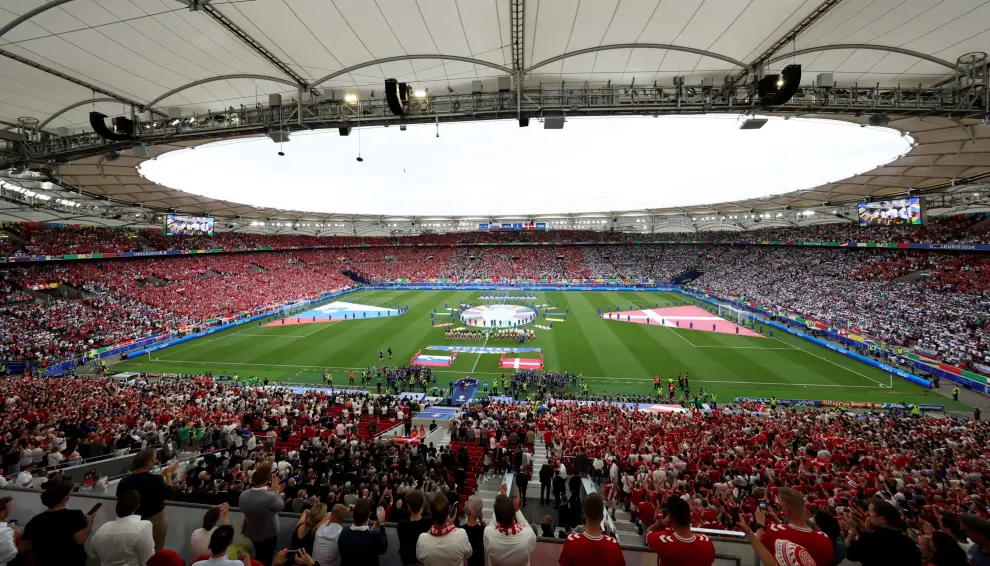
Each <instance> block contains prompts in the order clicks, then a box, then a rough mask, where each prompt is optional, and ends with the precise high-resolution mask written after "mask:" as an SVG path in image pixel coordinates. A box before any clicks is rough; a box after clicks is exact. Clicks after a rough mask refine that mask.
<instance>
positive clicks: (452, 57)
mask: <svg viewBox="0 0 990 566" xmlns="http://www.w3.org/2000/svg"><path fill="white" fill-rule="evenodd" d="M421 59H433V60H443V61H460V62H462V63H471V64H474V65H481V66H482V67H489V68H491V69H498V70H499V71H502V72H503V73H506V74H509V75H511V74H514V73H513V71H512V69H510V68H508V67H506V66H504V65H499V64H497V63H492V62H490V61H482V60H481V59H474V58H472V57H461V56H459V55H443V54H440V53H437V54H432V53H425V54H414V55H396V56H395V57H383V58H381V59H374V60H372V61H366V62H364V63H358V64H357V65H351V66H350V67H345V68H343V69H340V70H339V71H334V72H332V73H330V74H329V75H326V76H323V77H320V78H318V79H316V80H315V81H313V84H311V85H310V86H318V85H321V84H323V83H325V82H327V81H329V80H331V79H335V78H337V77H339V76H341V75H346V74H348V73H352V72H354V71H358V70H360V69H364V68H365V67H373V66H375V65H382V64H385V63H394V62H396V61H414V60H421Z"/></svg>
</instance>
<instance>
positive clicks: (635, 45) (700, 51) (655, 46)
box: [523, 43, 750, 73]
mask: <svg viewBox="0 0 990 566" xmlns="http://www.w3.org/2000/svg"><path fill="white" fill-rule="evenodd" d="M615 49H661V50H665V51H681V52H683V53H693V54H695V55H701V56H703V57H711V58H713V59H718V60H720V61H725V62H726V63H732V64H733V65H735V66H737V67H741V68H743V69H750V66H749V65H747V64H746V63H743V62H742V61H740V60H738V59H733V58H732V57H729V56H727V55H722V54H721V53H714V52H712V51H707V50H705V49H695V48H694V47H684V46H683V45H668V44H666V43H617V44H614V45H599V46H597V47H588V48H586V49H578V50H577V51H570V52H568V53H564V54H561V55H557V56H556V57H551V58H549V59H544V60H542V61H540V62H539V63H533V64H532V65H530V66H529V67H527V68H526V70H525V71H523V72H524V73H531V72H533V71H534V70H536V69H539V68H540V67H543V66H546V65H549V64H550V63H556V62H557V61H563V60H564V59H569V58H571V57H577V56H578V55H585V54H588V53H597V52H599V51H612V50H615Z"/></svg>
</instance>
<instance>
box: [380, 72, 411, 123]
mask: <svg viewBox="0 0 990 566" xmlns="http://www.w3.org/2000/svg"><path fill="white" fill-rule="evenodd" d="M385 101H386V102H387V103H388V109H389V110H391V111H392V114H395V115H396V116H405V115H406V113H407V112H408V111H409V86H408V85H406V83H400V82H399V81H397V80H395V79H385Z"/></svg>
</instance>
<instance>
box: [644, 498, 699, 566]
mask: <svg viewBox="0 0 990 566" xmlns="http://www.w3.org/2000/svg"><path fill="white" fill-rule="evenodd" d="M641 518H642V520H644V521H648V520H649V519H648V518H646V517H641ZM646 543H647V544H648V545H649V547H650V549H651V550H653V552H656V553H657V563H658V564H662V565H663V566H711V565H712V564H714V563H715V545H713V544H712V540H711V539H710V538H708V536H707V535H703V534H700V533H694V532H692V531H691V506H690V505H688V504H687V502H686V501H684V500H683V499H681V498H680V497H669V498H668V499H667V516H666V517H664V518H663V521H657V522H656V523H654V524H653V525H651V526H650V528H649V529H647V534H646Z"/></svg>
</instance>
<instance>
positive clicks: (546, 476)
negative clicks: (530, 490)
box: [540, 462, 553, 505]
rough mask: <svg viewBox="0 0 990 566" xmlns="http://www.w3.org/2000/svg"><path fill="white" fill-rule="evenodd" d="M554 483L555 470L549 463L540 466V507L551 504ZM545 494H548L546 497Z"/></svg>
mask: <svg viewBox="0 0 990 566" xmlns="http://www.w3.org/2000/svg"><path fill="white" fill-rule="evenodd" d="M552 482H553V468H551V467H550V463H549V462H543V465H542V466H540V505H549V504H550V496H551V488H552ZM544 493H546V496H545V497H544V495H543V494H544Z"/></svg>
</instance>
